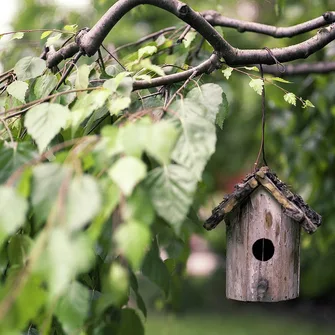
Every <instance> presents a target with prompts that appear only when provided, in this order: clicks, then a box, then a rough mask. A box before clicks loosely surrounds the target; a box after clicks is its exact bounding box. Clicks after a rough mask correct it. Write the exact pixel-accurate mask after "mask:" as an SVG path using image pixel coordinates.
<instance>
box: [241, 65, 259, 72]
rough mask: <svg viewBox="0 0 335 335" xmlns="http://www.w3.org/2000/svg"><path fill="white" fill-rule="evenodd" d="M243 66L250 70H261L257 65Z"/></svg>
mask: <svg viewBox="0 0 335 335" xmlns="http://www.w3.org/2000/svg"><path fill="white" fill-rule="evenodd" d="M243 68H245V69H246V70H248V71H256V72H259V68H258V67H257V66H244V67H243Z"/></svg>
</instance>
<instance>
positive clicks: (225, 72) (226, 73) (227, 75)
mask: <svg viewBox="0 0 335 335" xmlns="http://www.w3.org/2000/svg"><path fill="white" fill-rule="evenodd" d="M233 70H234V69H233V68H232V67H229V66H228V67H227V68H226V69H224V70H222V73H223V75H224V76H225V78H226V79H227V80H228V79H229V78H230V76H231V74H232V72H233Z"/></svg>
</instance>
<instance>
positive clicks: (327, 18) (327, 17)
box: [322, 12, 335, 23]
mask: <svg viewBox="0 0 335 335" xmlns="http://www.w3.org/2000/svg"><path fill="white" fill-rule="evenodd" d="M322 16H323V18H324V19H325V21H326V22H328V23H331V22H333V21H334V19H335V17H334V13H333V12H326V13H324V14H323V15H322Z"/></svg>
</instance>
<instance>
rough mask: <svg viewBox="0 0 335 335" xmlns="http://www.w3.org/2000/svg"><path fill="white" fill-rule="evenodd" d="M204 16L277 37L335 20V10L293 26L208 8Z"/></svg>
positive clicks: (220, 23)
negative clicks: (223, 13)
mask: <svg viewBox="0 0 335 335" xmlns="http://www.w3.org/2000/svg"><path fill="white" fill-rule="evenodd" d="M202 15H203V16H204V18H205V19H206V20H207V21H208V22H209V23H210V24H211V25H212V26H221V27H229V28H234V29H236V30H237V31H239V32H240V33H243V32H245V31H250V32H254V33H258V34H263V35H269V36H272V37H275V38H283V37H293V36H296V35H300V34H303V33H307V32H309V31H312V30H314V29H319V28H322V27H324V26H326V25H328V24H331V23H334V22H335V12H326V13H324V14H323V15H322V16H319V17H317V18H315V19H313V20H310V21H306V22H304V23H300V24H297V25H294V26H291V27H276V26H271V25H267V24H262V23H257V22H248V21H243V20H236V19H232V18H230V17H226V16H223V15H221V14H220V13H218V12H216V11H214V10H208V11H205V12H203V13H202Z"/></svg>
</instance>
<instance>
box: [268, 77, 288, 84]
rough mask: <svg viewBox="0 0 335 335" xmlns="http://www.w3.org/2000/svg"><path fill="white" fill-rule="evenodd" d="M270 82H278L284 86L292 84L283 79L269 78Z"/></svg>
mask: <svg viewBox="0 0 335 335" xmlns="http://www.w3.org/2000/svg"><path fill="white" fill-rule="evenodd" d="M270 79H271V80H272V81H279V82H280V83H284V84H292V82H291V81H288V80H285V79H283V78H279V77H271V78H270Z"/></svg>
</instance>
